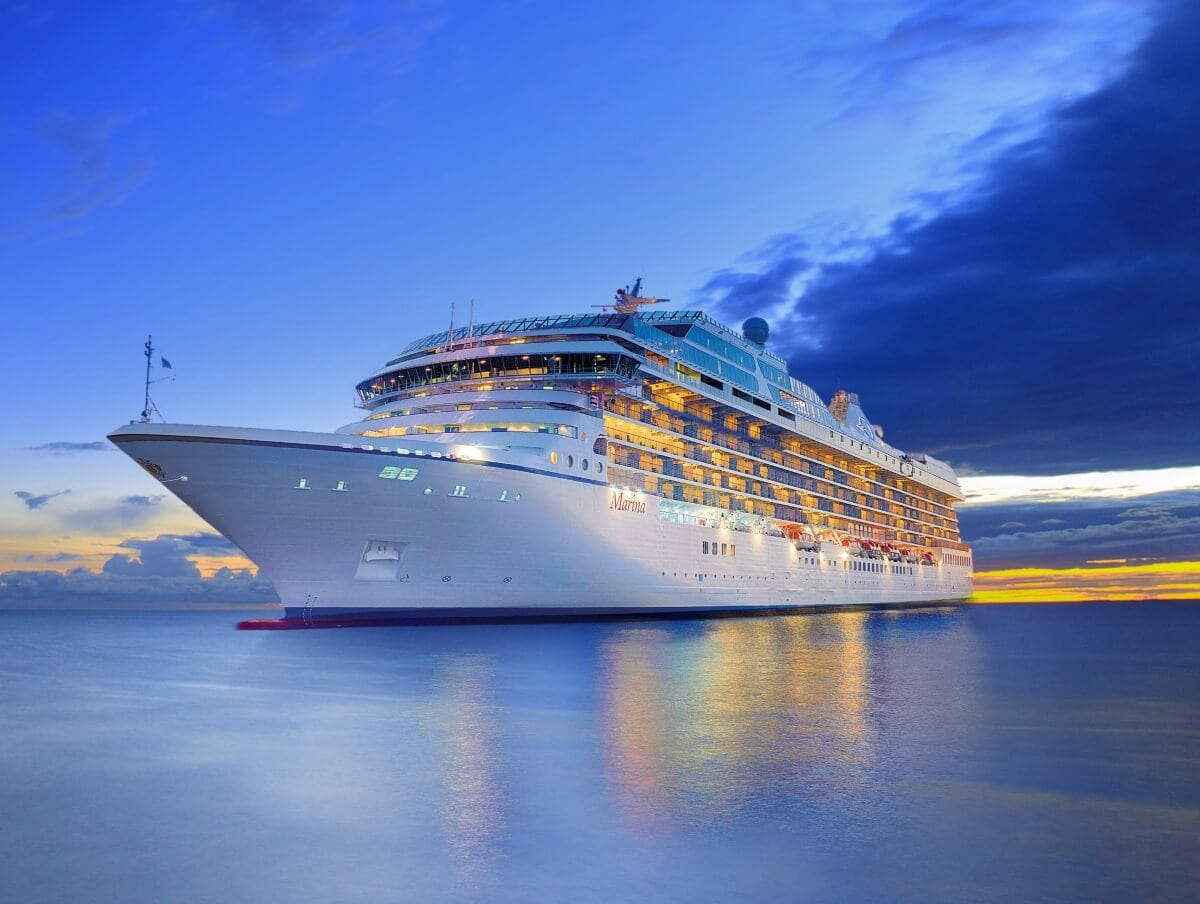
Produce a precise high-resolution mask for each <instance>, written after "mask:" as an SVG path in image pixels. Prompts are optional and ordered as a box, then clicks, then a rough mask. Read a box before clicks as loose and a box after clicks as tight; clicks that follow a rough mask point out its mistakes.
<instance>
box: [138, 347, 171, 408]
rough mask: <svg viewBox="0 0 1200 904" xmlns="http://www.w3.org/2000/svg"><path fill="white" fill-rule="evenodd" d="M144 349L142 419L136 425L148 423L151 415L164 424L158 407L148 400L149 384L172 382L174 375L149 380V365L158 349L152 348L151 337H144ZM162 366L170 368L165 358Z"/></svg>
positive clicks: (151, 400) (152, 400) (150, 399)
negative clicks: (154, 415) (155, 415)
mask: <svg viewBox="0 0 1200 904" xmlns="http://www.w3.org/2000/svg"><path fill="white" fill-rule="evenodd" d="M144 348H145V352H143V354H145V356H146V383H145V393H144V395H143V396H142V417H141V419H140V420H139V421H138V423H141V424H148V423H150V416H151V415H152V414H157V415H158V419H159V420H160V421H163V422H164V423H165V422H166V418H164V417H163V416H162V412H161V411H159V410H158V406H157V405H155V404H154V399H152V398H150V384H151V383H161V382H163V381H164V380H174V379H175V375H174V374H171V375H170V376H167V377H159V378H158V379H157V380H151V379H150V364H151V362H152V361H153V360H154V353H155V352H156V351H158V349H156V348H155V347H154V337H153V336H147V337H146V344H145V346H144ZM162 364H163V367H166V368H170V367H171V364H170V362H169V361H167V359H166V358H163V359H162Z"/></svg>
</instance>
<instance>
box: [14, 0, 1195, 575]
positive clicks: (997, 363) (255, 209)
mask: <svg viewBox="0 0 1200 904" xmlns="http://www.w3.org/2000/svg"><path fill="white" fill-rule="evenodd" d="M1197 23H1198V20H1197V17H1196V15H1195V14H1193V13H1191V12H1190V11H1189V10H1188V8H1187V6H1186V5H1183V4H1177V3H1159V2H1153V0H1145V2H1139V0H1062V2H1058V3H1056V4H1053V5H1052V6H1050V7H1047V5H1046V4H1043V3H1033V2H1023V0H1009V2H1002V0H994V2H987V3H983V2H979V3H971V2H957V3H950V2H930V0H921V2H916V0H908V2H901V0H869V2H867V0H863V2H843V3H806V4H795V3H785V2H779V3H773V2H759V3H754V4H726V3H686V4H685V3H675V4H673V3H657V4H650V5H647V4H632V3H609V4H594V5H582V4H551V3H521V2H511V3H497V4H479V3H475V4H472V3H453V2H439V3H434V2H413V3H393V4H388V3H370V4H368V3H353V2H341V3H316V2H290V3H285V2H272V0H252V2H251V0H242V2H234V0H228V2H215V0H196V2H175V3H163V4H135V3H124V4H115V5H112V4H110V5H95V4H87V3H55V2H42V3H32V2H29V3H24V2H8V3H4V4H0V60H3V62H2V63H0V66H2V67H3V69H4V78H3V79H2V80H0V124H2V126H3V141H2V143H0V299H3V305H4V310H5V312H6V321H7V326H8V335H9V337H10V342H9V343H7V345H6V354H5V355H4V356H3V357H2V358H0V380H3V384H4V386H5V398H6V405H5V411H4V414H5V417H4V419H3V426H0V431H3V437H2V441H0V571H5V570H6V569H12V570H21V571H25V572H36V571H63V570H65V569H67V568H69V567H85V568H88V569H90V571H91V572H92V573H99V574H103V573H104V571H103V569H104V567H105V566H111V573H112V574H113V575H114V576H116V573H117V572H119V571H120V570H121V568H122V563H124V562H133V563H135V564H137V565H140V566H142V567H143V568H144V569H146V573H147V575H148V573H149V571H153V570H156V569H157V571H160V572H162V574H161V575H159V576H160V577H163V578H168V577H170V578H181V577H188V575H186V574H183V572H187V571H188V569H187V564H186V563H193V564H194V563H195V562H200V563H201V565H202V566H203V570H204V572H205V574H212V573H214V569H215V568H216V567H218V566H219V564H220V562H221V561H222V558H223V556H222V555H221V554H219V553H221V550H220V549H219V548H218V547H215V546H213V545H211V544H210V545H207V546H205V542H207V541H197V540H195V538H196V537H198V536H200V535H201V534H203V532H204V531H205V526H204V525H203V523H202V522H199V521H198V520H197V519H195V518H194V516H191V515H190V513H188V512H187V511H186V510H184V509H182V507H181V506H179V505H178V504H177V503H174V502H173V500H171V499H169V498H160V497H161V494H159V493H158V487H157V485H155V484H153V483H152V482H151V481H150V480H149V478H147V477H146V476H145V475H144V474H142V473H140V471H139V470H138V469H137V468H135V467H133V466H132V465H131V464H130V463H129V462H127V461H126V460H125V459H124V457H123V456H119V455H118V454H116V453H114V452H111V451H104V450H103V448H102V447H101V448H100V449H97V448H95V447H93V446H91V445H90V444H94V443H96V442H97V441H99V440H102V438H103V436H104V434H105V433H106V432H107V431H108V430H110V429H111V428H112V427H114V426H116V425H117V424H119V423H121V422H123V421H124V420H128V419H130V418H132V417H135V416H136V415H137V413H138V412H139V410H140V407H141V397H140V392H141V387H140V378H141V366H142V358H141V356H140V352H141V343H142V342H143V341H144V339H145V335H146V333H148V332H153V333H154V336H155V342H156V345H158V346H159V347H160V348H161V349H162V351H163V353H164V354H165V355H166V356H167V357H168V358H169V359H170V360H171V361H172V363H173V365H174V373H175V374H176V379H175V380H173V381H171V382H167V383H163V384H161V385H160V386H159V387H158V391H157V393H156V398H157V401H158V403H159V406H160V408H161V409H162V411H163V413H164V415H165V416H166V417H167V418H168V419H170V420H178V421H186V422H198V423H221V424H242V425H255V426H273V427H291V428H300V429H316V430H324V429H329V428H332V427H336V426H338V425H340V424H342V423H346V422H348V421H350V420H353V419H354V410H353V408H352V407H351V401H352V396H351V391H352V387H353V385H354V383H355V382H356V381H358V380H359V379H361V378H362V377H364V376H365V375H366V374H368V373H369V372H370V371H371V370H372V369H374V368H375V367H376V366H377V365H378V364H379V363H381V362H382V361H383V360H386V358H387V357H388V356H390V355H391V354H392V353H394V352H395V350H396V349H398V348H399V347H400V346H402V345H404V344H405V343H406V342H407V341H408V340H409V339H410V338H412V337H414V336H416V335H420V334H424V333H428V332H432V331H433V330H435V329H438V328H439V327H441V326H443V325H444V324H445V323H446V322H447V321H448V319H449V306H450V303H451V302H456V303H457V304H458V310H459V312H460V318H461V317H462V316H463V312H465V308H466V303H467V301H468V299H470V298H474V299H475V302H476V311H477V317H478V318H479V319H494V318H502V317H506V316H511V315H518V314H528V313H550V312H560V311H577V310H583V309H587V308H588V307H589V306H590V305H593V304H601V303H603V302H605V301H606V300H607V299H608V297H609V296H610V295H611V292H612V289H613V288H614V287H615V286H616V285H618V284H623V283H625V282H627V281H629V280H631V279H632V278H633V277H635V276H644V277H645V278H646V283H647V287H648V289H649V290H650V291H652V292H654V293H655V294H659V295H666V296H670V297H671V298H672V299H673V300H675V301H676V302H677V303H678V306H680V307H684V306H688V307H692V306H698V307H703V308H705V309H707V310H709V311H710V312H712V313H714V314H717V315H718V316H722V317H724V318H725V319H727V320H729V321H731V322H740V320H741V319H742V318H743V317H745V316H747V315H748V314H749V313H755V314H763V315H764V316H768V317H769V318H770V319H771V320H772V322H773V323H774V324H775V331H774V335H775V336H776V339H775V345H774V347H775V350H776V351H778V352H780V353H781V354H784V355H785V356H786V357H788V358H789V359H790V360H791V362H792V369H793V372H794V373H795V374H797V375H798V376H800V377H801V378H802V379H806V380H808V381H810V382H812V383H813V384H814V385H815V386H816V387H817V388H818V390H819V391H821V392H823V393H825V394H828V393H829V392H830V391H831V390H832V389H833V388H836V386H837V385H838V384H839V383H842V384H845V385H847V386H848V388H851V389H855V390H857V391H859V392H860V394H861V395H862V396H863V401H864V405H865V407H866V409H867V411H868V412H869V413H870V414H871V416H872V418H873V419H875V420H877V421H878V422H880V423H882V424H884V426H885V427H886V428H887V429H888V438H889V440H892V441H894V442H896V443H897V444H899V445H901V446H903V447H906V448H913V449H917V448H926V449H929V450H931V451H934V452H936V453H938V454H941V455H943V456H945V457H947V458H949V459H950V460H951V461H952V462H953V463H954V464H956V465H957V466H959V467H960V468H962V469H963V471H964V472H965V473H971V474H979V475H989V474H992V475H994V474H1017V475H1054V474H1074V473H1081V472H1104V471H1110V470H1117V469H1129V468H1143V469H1155V468H1167V467H1175V468H1179V467H1184V468H1186V467H1187V466H1190V465H1196V464H1200V462H1197V461H1196V460H1195V459H1196V456H1195V452H1194V450H1195V449H1196V448H1197V440H1200V435H1198V434H1197V431H1200V428H1198V427H1197V423H1200V419H1197V418H1196V417H1195V415H1196V413H1197V411H1196V408H1197V405H1196V401H1197V400H1196V390H1195V386H1197V385H1200V379H1195V378H1196V377H1197V376H1198V375H1197V374H1196V365H1195V363H1194V360H1192V359H1193V358H1194V356H1193V355H1192V350H1193V349H1194V348H1195V340H1196V339H1197V334H1196V323H1197V317H1196V314H1195V311H1194V308H1193V307H1192V300H1193V299H1194V298H1195V297H1196V294H1195V292H1194V290H1195V288H1196V287H1197V285H1198V283H1200V277H1198V276H1197V274H1196V269H1195V264H1194V261H1195V260H1196V254H1197V250H1198V248H1197V241H1198V240H1197V234H1198V233H1197V232H1196V231H1195V229H1194V227H1195V225H1196V224H1195V216H1196V214H1195V211H1196V210H1198V209H1200V205H1197V204H1195V203H1193V202H1194V201H1195V192H1196V189H1195V186H1196V185H1197V184H1200V180H1197V176H1198V175H1200V173H1198V172H1197V170H1198V169H1200V164H1197V162H1196V161H1197V159H1200V156H1198V155H1194V154H1192V153H1191V152H1192V150H1193V148H1194V145H1195V142H1196V137H1195V136H1196V129H1195V125H1196V114H1195V112H1194V110H1195V108H1196V104H1194V103H1191V102H1189V99H1191V101H1194V100H1195V97H1196V89H1197V87H1200V78H1197V77H1196V66H1195V64H1192V63H1190V62H1189V61H1188V59H1187V57H1188V53H1187V51H1186V47H1187V46H1189V45H1188V42H1189V41H1190V39H1193V38H1195V37H1196V36H1197V31H1198V28H1197ZM1189 291H1190V293H1191V294H1189ZM1131 312H1132V313H1131ZM1160 315H1161V316H1160ZM1147 317H1149V318H1150V321H1151V322H1152V323H1153V324H1154V327H1153V328H1152V329H1148V328H1146V323H1147ZM1189 386H1190V387H1191V388H1187V387H1189ZM1189 415H1190V416H1189ZM55 444H57V445H55ZM1197 483H1200V481H1196V480H1195V479H1194V478H1192V477H1186V478H1183V479H1182V483H1181V484H1180V483H1176V484H1174V485H1172V486H1171V487H1168V488H1166V489H1165V490H1164V489H1163V488H1162V487H1156V489H1155V492H1168V493H1169V494H1173V495H1172V496H1171V498H1172V499H1176V497H1181V499H1182V501H1180V502H1179V506H1180V508H1178V510H1176V509H1175V508H1171V507H1170V506H1168V507H1167V510H1168V511H1169V513H1170V514H1169V515H1168V517H1171V518H1174V519H1175V521H1183V522H1186V521H1187V520H1188V519H1189V517H1190V515H1189V512H1190V511H1191V510H1190V509H1189V508H1187V507H1186V506H1188V505H1193V506H1194V504H1195V501H1196V499H1195V496H1194V493H1195V486H1196V485H1197ZM66 491H69V492H66ZM1147 492H1149V490H1147ZM20 493H24V494H26V495H25V496H20V495H18V494H20ZM54 494H62V495H54ZM1136 495H1137V494H1136V493H1133V494H1131V495H1130V497H1129V498H1135V497H1136ZM42 497H46V498H45V499H44V500H42ZM1013 498H1014V499H1015V498H1017V497H1013ZM39 500H41V501H39ZM31 502H36V503H37V504H36V505H30V503H31ZM993 504H995V505H1000V504H1002V503H999V502H994V503H993ZM1003 504H1021V503H1019V502H1012V501H1011V500H1010V502H1009V503H1003ZM1036 504H1038V505H1050V504H1053V505H1057V506H1059V507H1062V506H1068V507H1069V506H1071V501H1070V500H1062V499H1059V500H1055V501H1054V502H1053V503H1051V502H1047V501H1046V500H1040V501H1038V502H1037V503H1036ZM1081 505H1082V503H1081ZM1171 505H1175V503H1174V502H1172V503H1171ZM1159 508H1162V506H1159ZM986 509H987V507H986V506H980V507H979V508H978V509H977V510H976V511H977V512H978V513H979V514H978V519H977V520H973V519H975V516H974V515H972V514H971V513H970V510H969V509H968V510H966V511H964V525H965V526H966V527H968V528H971V529H975V528H974V526H975V525H977V526H978V530H979V531H980V533H977V534H976V536H975V537H971V532H970V530H968V536H969V537H970V538H971V539H980V540H987V539H989V538H992V539H994V538H995V537H999V536H1016V535H1018V534H1027V535H1031V534H1032V533H1035V531H1032V530H1031V529H1030V528H1029V527H1028V524H1029V523H1030V520H1031V519H1029V518H1024V519H1019V518H1008V519H1004V520H999V521H998V520H996V518H994V517H992V515H993V514H995V513H996V511H998V510H995V509H993V510H990V513H989V510H986ZM1085 509H1086V510H1087V511H1096V508H1095V507H1094V506H1086V505H1084V506H1082V507H1078V506H1077V507H1073V508H1070V512H1069V513H1068V514H1069V515H1070V518H1071V519H1076V518H1083V519H1084V520H1085V521H1086V519H1087V517H1091V516H1089V515H1086V514H1084V512H1085ZM1125 510H1127V509H1122V511H1125ZM1104 511H1106V512H1107V510H1106V509H1105V510H1104ZM1119 514H1121V512H1116V511H1114V512H1108V513H1107V514H1103V513H1097V514H1095V517H1096V518H1100V519H1101V521H1103V523H1104V524H1110V523H1112V524H1115V523H1116V522H1117V521H1118V520H1120V519H1118V518H1117V515H1119ZM1105 519H1107V520H1105ZM1041 520H1051V521H1054V520H1058V521H1062V522H1064V523H1065V522H1066V521H1067V520H1068V519H1067V518H1047V519H1041ZM1071 523H1075V522H1074V521H1072V522H1071ZM1100 523H1101V522H1099V521H1097V522H1088V524H1092V525H1093V526H1094V525H1095V524H1100ZM1003 524H1021V525H1023V526H1024V528H1023V529H1021V530H1019V529H1017V528H1011V527H1010V528H1002V527H1001V525H1003ZM1088 524H1082V525H1081V526H1083V527H1086V526H1088ZM1172 524H1173V527H1172V528H1171V529H1172V530H1174V529H1175V528H1178V531H1180V532H1182V533H1183V534H1184V535H1185V536H1187V537H1190V538H1191V539H1189V540H1185V541H1183V542H1182V544H1181V545H1178V544H1177V545H1175V546H1172V547H1171V555H1172V556H1173V557H1175V558H1179V557H1180V556H1184V557H1187V556H1193V557H1200V556H1197V555H1196V553H1200V550H1197V549H1196V546H1198V545H1200V544H1197V543H1196V542H1195V533H1194V532H1191V531H1189V529H1187V528H1186V526H1183V527H1181V526H1180V525H1179V524H1175V523H1174V522H1172ZM1044 527H1045V529H1046V530H1050V529H1052V528H1053V527H1058V528H1059V529H1060V530H1061V525H1049V526H1044ZM982 531H990V532H991V533H982ZM1004 531H1007V533H1004ZM997 532H999V533H997ZM163 538H165V539H163ZM151 541H160V547H161V550H160V551H163V553H164V555H165V556H166V558H163V557H158V558H156V557H155V552H154V551H155V550H159V547H153V548H150V549H151V552H150V553H149V554H147V553H146V549H147V548H148V547H146V546H145V544H146V543H148V542H151ZM1021 542H1027V543H1028V544H1029V549H1030V551H1031V555H1032V556H1033V558H1039V556H1040V553H1038V554H1037V555H1034V553H1035V552H1036V550H1037V549H1039V548H1040V549H1042V551H1044V550H1045V549H1046V548H1048V547H1047V546H1046V545H1045V544H1043V546H1042V547H1038V546H1037V542H1036V538H1035V537H1032V536H1030V537H1028V538H1027V540H1026V541H1021V540H1018V541H1017V543H1018V553H1019V549H1020V543H1021ZM130 544H133V545H130ZM137 544H142V545H141V546H139V545H137ZM1189 544H1190V545H1189ZM1011 546H1012V544H1011V543H1009V544H1008V545H1007V546H1004V548H1005V549H1006V550H1008V551H1006V552H1005V556H1006V557H1009V556H1010V552H1011V549H1010V547H1011ZM983 548H987V544H986V543H985V544H984V546H983ZM226 553H227V554H226V555H224V559H227V560H228V563H230V564H233V565H239V566H240V565H241V564H243V563H241V562H240V561H239V559H238V558H237V556H236V555H235V554H234V551H232V550H228V551H226ZM57 556H78V558H77V559H63V558H58V559H57V560H55V561H51V560H52V559H54V558H55V557H57ZM171 556H174V558H173V559H172V558H171ZM1041 558H1045V557H1044V556H1041ZM1051 558H1053V557H1051ZM147 559H149V560H150V561H151V562H153V563H157V565H147V564H146V562H147ZM1039 560H1040V559H1039ZM1008 561H1009V559H1008V558H1005V562H1006V563H1007V562H1008ZM1055 561H1060V560H1059V559H1056V560H1055ZM1062 561H1065V560H1062ZM181 562H182V563H185V564H180V563H181ZM1072 562H1074V560H1072ZM981 565H985V566H986V562H981ZM172 569H174V571H172ZM174 572H180V573H179V574H176V573H174ZM189 574H190V573H189ZM124 576H125V577H129V575H124ZM30 579H31V580H32V578H30ZM24 592H26V593H30V592H32V591H30V590H29V589H28V587H27V588H26V590H25V591H24ZM56 592H63V593H65V592H67V591H66V590H63V589H61V588H60V591H56Z"/></svg>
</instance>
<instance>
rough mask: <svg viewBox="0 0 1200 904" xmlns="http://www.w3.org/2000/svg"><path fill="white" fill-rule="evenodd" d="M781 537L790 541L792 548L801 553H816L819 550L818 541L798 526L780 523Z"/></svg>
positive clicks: (807, 530)
mask: <svg viewBox="0 0 1200 904" xmlns="http://www.w3.org/2000/svg"><path fill="white" fill-rule="evenodd" d="M779 527H780V530H782V531H783V535H784V536H785V537H787V538H788V539H789V540H791V541H792V546H794V547H795V548H796V549H797V550H799V551H802V552H817V551H819V550H820V548H821V543H820V541H818V540H817V538H816V537H814V536H813V533H812V531H811V530H810V529H809V528H807V527H804V526H803V525H800V524H788V523H786V522H785V523H781V524H780V525H779Z"/></svg>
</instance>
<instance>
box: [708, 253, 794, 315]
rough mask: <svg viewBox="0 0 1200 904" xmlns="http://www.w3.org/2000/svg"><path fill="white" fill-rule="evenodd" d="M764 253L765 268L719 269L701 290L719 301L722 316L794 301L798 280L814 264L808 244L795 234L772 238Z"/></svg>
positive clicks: (753, 313) (753, 311)
mask: <svg viewBox="0 0 1200 904" xmlns="http://www.w3.org/2000/svg"><path fill="white" fill-rule="evenodd" d="M760 256H762V257H766V258H768V261H767V264H766V266H765V267H764V268H763V269H762V270H761V271H757V272H741V271H737V270H732V269H729V270H719V271H718V272H716V273H714V274H713V276H712V277H711V278H710V279H709V281H708V282H707V283H706V284H705V285H704V287H703V288H702V289H701V290H700V292H701V293H702V294H703V295H704V296H705V298H707V299H711V300H712V301H714V302H717V303H718V304H719V308H720V316H721V317H722V318H724V319H727V320H731V321H738V320H741V319H742V318H744V317H751V316H754V315H757V314H762V313H763V312H764V311H767V310H769V309H771V308H774V307H776V306H778V305H780V304H783V303H786V302H788V301H790V300H791V299H792V298H793V297H794V294H795V285H796V280H797V279H799V278H800V277H801V276H803V275H804V274H805V273H808V272H810V271H811V270H812V268H813V264H812V261H810V260H809V259H808V256H807V254H806V253H805V244H804V243H803V242H802V241H800V240H799V239H795V238H792V237H786V236H785V237H783V239H782V240H777V241H775V242H772V243H771V244H770V245H768V246H767V248H766V249H764V251H763V253H762V254H761V255H760Z"/></svg>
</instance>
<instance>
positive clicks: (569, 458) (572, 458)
mask: <svg viewBox="0 0 1200 904" xmlns="http://www.w3.org/2000/svg"><path fill="white" fill-rule="evenodd" d="M567 467H568V468H573V467H575V456H574V455H568V456H567Z"/></svg>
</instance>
